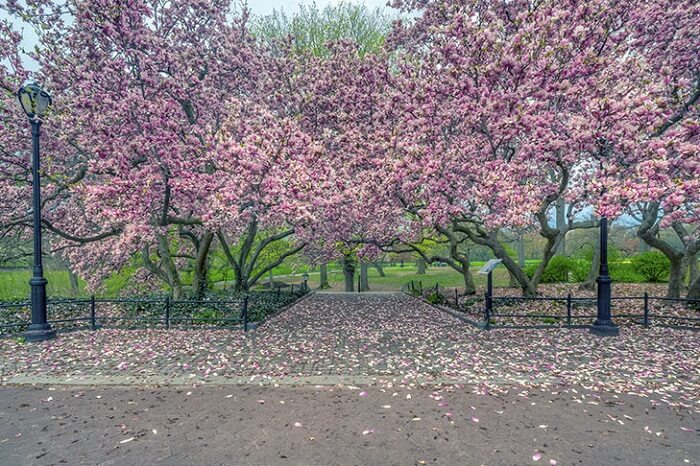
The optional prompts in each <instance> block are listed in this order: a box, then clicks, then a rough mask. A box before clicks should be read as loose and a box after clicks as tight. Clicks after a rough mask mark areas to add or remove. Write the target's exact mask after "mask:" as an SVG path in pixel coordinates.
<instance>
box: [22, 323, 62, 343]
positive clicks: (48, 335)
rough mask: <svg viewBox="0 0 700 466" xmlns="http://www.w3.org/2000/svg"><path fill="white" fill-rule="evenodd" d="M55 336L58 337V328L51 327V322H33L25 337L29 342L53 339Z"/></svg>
mask: <svg viewBox="0 0 700 466" xmlns="http://www.w3.org/2000/svg"><path fill="white" fill-rule="evenodd" d="M54 338H56V329H53V328H51V326H50V325H49V324H38V325H35V324H32V325H30V326H29V328H28V329H27V331H26V332H24V339H25V341H27V342H36V341H45V340H53V339H54Z"/></svg>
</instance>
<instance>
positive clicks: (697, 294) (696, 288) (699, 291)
mask: <svg viewBox="0 0 700 466" xmlns="http://www.w3.org/2000/svg"><path fill="white" fill-rule="evenodd" d="M686 298H688V299H700V276H698V277H696V278H695V280H694V281H693V282H692V283H691V284H690V288H688V295H687V296H686ZM699 305H700V303H695V306H699Z"/></svg>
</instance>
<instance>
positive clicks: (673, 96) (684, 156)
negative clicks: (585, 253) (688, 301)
mask: <svg viewBox="0 0 700 466" xmlns="http://www.w3.org/2000/svg"><path fill="white" fill-rule="evenodd" d="M699 17H700V4H698V3H697V2H694V1H667V0H662V1H656V2H643V3H642V4H641V5H639V6H637V8H636V9H635V10H634V14H633V17H632V19H631V24H632V27H633V30H632V31H631V34H630V36H631V40H630V43H631V53H633V54H634V55H635V56H636V57H639V66H638V68H637V69H636V70H635V71H636V72H637V73H639V75H640V79H646V80H648V81H651V82H654V83H655V84H656V88H655V93H654V94H653V100H652V101H650V102H646V103H645V105H646V106H647V107H650V108H653V110H654V116H655V118H654V120H653V121H652V123H651V124H650V125H649V126H648V127H647V128H645V129H644V132H643V133H642V135H641V136H642V138H643V140H642V143H641V144H640V147H643V149H644V151H645V153H643V154H642V155H643V156H642V157H640V158H638V159H637V160H634V159H631V160H630V161H629V162H630V163H629V164H627V165H626V166H624V167H623V169H622V170H620V171H619V173H613V174H612V178H613V183H611V184H613V186H614V187H613V189H611V190H610V196H609V199H603V202H604V203H605V208H607V209H609V210H610V211H611V212H612V213H613V214H614V213H617V212H620V211H621V210H623V209H624V211H626V212H628V213H630V214H631V215H633V216H634V217H635V218H637V219H638V221H639V227H638V230H637V234H638V236H639V237H640V238H641V239H642V240H643V241H645V242H646V243H647V244H649V245H650V246H652V247H654V248H656V249H658V250H659V251H661V252H662V253H663V254H664V255H665V256H666V257H668V259H669V261H670V263H671V276H670V279H669V288H668V296H669V297H673V298H678V297H679V296H680V295H681V293H682V290H683V285H684V283H683V281H684V278H685V276H686V271H688V270H689V274H688V275H689V284H690V291H689V296H690V297H695V298H697V297H700V281H698V273H697V260H698V252H699V251H700V237H699V236H698V233H699V230H698V223H699V220H700V217H699V216H698V205H699V201H700V197H699V196H700V184H698V183H699V182H698V179H700V178H699V177H698V175H699V174H700V172H699V170H700V163H699V162H698V161H699V160H700V109H699V102H698V99H699V98H700V56H699V54H698V50H699V49H700V36H699V35H698V33H697V22H698V18H699ZM665 227H668V228H670V229H671V230H672V231H673V232H674V233H675V234H676V235H677V241H675V242H674V241H669V240H666V239H663V238H662V237H661V236H660V234H659V233H660V231H661V230H662V228H665Z"/></svg>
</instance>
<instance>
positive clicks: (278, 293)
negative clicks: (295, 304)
mask: <svg viewBox="0 0 700 466" xmlns="http://www.w3.org/2000/svg"><path fill="white" fill-rule="evenodd" d="M281 290H282V288H281V287H279V286H278V287H277V301H279V300H280V292H281Z"/></svg>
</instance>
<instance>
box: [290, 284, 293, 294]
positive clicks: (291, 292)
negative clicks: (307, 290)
mask: <svg viewBox="0 0 700 466" xmlns="http://www.w3.org/2000/svg"><path fill="white" fill-rule="evenodd" d="M290 294H294V283H292V290H291V291H290Z"/></svg>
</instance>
